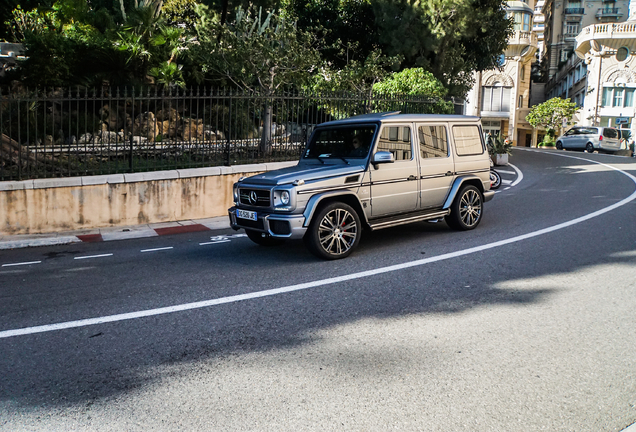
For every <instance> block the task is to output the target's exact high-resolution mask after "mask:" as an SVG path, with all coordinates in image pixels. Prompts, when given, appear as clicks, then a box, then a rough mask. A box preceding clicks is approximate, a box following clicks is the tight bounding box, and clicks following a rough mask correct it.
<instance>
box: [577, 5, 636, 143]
mask: <svg viewBox="0 0 636 432" xmlns="http://www.w3.org/2000/svg"><path fill="white" fill-rule="evenodd" d="M576 55H577V57H578V58H579V59H580V60H581V61H582V62H583V63H585V65H586V67H587V71H588V74H587V89H586V90H587V95H586V98H585V101H584V104H583V106H582V110H581V116H580V119H579V122H580V123H581V124H583V125H588V126H614V127H619V128H622V129H630V130H631V136H632V138H633V137H636V121H635V120H634V117H635V115H636V1H633V2H632V4H631V5H630V9H629V15H628V20H627V21H626V22H623V23H613V24H593V25H590V26H587V27H585V28H584V29H583V30H582V31H581V32H580V33H579V35H578V36H577V38H576Z"/></svg>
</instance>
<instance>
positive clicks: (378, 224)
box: [369, 210, 450, 231]
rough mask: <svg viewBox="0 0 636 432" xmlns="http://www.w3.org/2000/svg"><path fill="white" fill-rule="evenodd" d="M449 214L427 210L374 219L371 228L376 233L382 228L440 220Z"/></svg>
mask: <svg viewBox="0 0 636 432" xmlns="http://www.w3.org/2000/svg"><path fill="white" fill-rule="evenodd" d="M448 214H450V210H425V211H421V212H417V213H408V214H401V215H396V216H387V217H383V218H378V219H373V220H370V221H369V226H370V227H371V231H375V230H379V229H382V228H390V227H394V226H397V225H404V224H409V223H412V222H420V221H425V220H430V219H439V218H442V217H444V216H446V215H448Z"/></svg>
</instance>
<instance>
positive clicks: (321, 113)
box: [0, 88, 463, 181]
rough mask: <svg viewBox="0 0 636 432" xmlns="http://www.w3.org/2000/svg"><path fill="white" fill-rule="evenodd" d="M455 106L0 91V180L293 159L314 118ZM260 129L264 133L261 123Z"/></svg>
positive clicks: (321, 98)
mask: <svg viewBox="0 0 636 432" xmlns="http://www.w3.org/2000/svg"><path fill="white" fill-rule="evenodd" d="M453 104H454V112H456V113H463V101H462V102H456V103H454V102H444V101H439V100H431V99H427V98H417V97H402V96H399V97H395V96H391V97H387V96H378V95H372V96H369V95H360V94H326V95H325V94H303V93H285V94H276V95H261V94H257V93H242V92H236V91H234V92H232V91H229V90H219V89H217V90H209V89H190V90H179V89H172V90H166V91H159V90H157V89H144V90H143V91H139V90H137V91H135V90H126V89H124V90H118V89H107V88H105V89H101V90H99V91H98V90H87V89H81V88H78V89H56V90H46V91H42V90H32V91H29V90H22V91H19V92H5V93H2V92H0V181H4V180H25V179H33V178H47V177H72V176H84V175H99V174H115V173H128V172H143V171H156V170H169V169H182V168H196V167H206V166H218V165H236V164H244V163H259V162H271V161H286V160H295V159H297V158H298V157H299V155H300V153H301V151H302V150H303V149H304V148H305V145H306V142H307V139H308V137H309V135H310V134H311V132H312V130H313V128H314V127H315V126H316V125H317V124H319V123H322V122H325V121H329V120H335V119H339V118H345V117H350V116H354V115H359V114H365V113H371V112H383V111H402V112H404V113H439V112H448V111H449V107H450V111H451V112H452V111H453ZM263 125H267V126H265V128H264V127H263Z"/></svg>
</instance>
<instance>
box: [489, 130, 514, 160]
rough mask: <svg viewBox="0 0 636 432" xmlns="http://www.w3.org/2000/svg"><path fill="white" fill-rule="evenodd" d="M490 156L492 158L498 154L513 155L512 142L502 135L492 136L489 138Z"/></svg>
mask: <svg viewBox="0 0 636 432" xmlns="http://www.w3.org/2000/svg"><path fill="white" fill-rule="evenodd" d="M488 154H489V155H490V156H494V155H498V154H507V155H510V154H512V142H510V141H508V140H507V139H505V138H504V137H503V136H501V135H496V136H494V137H493V136H491V137H489V138H488Z"/></svg>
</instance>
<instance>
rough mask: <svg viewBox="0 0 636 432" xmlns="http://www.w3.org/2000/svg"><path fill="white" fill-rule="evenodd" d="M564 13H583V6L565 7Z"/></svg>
mask: <svg viewBox="0 0 636 432" xmlns="http://www.w3.org/2000/svg"><path fill="white" fill-rule="evenodd" d="M564 12H565V14H566V15H585V8H565V11H564Z"/></svg>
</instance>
